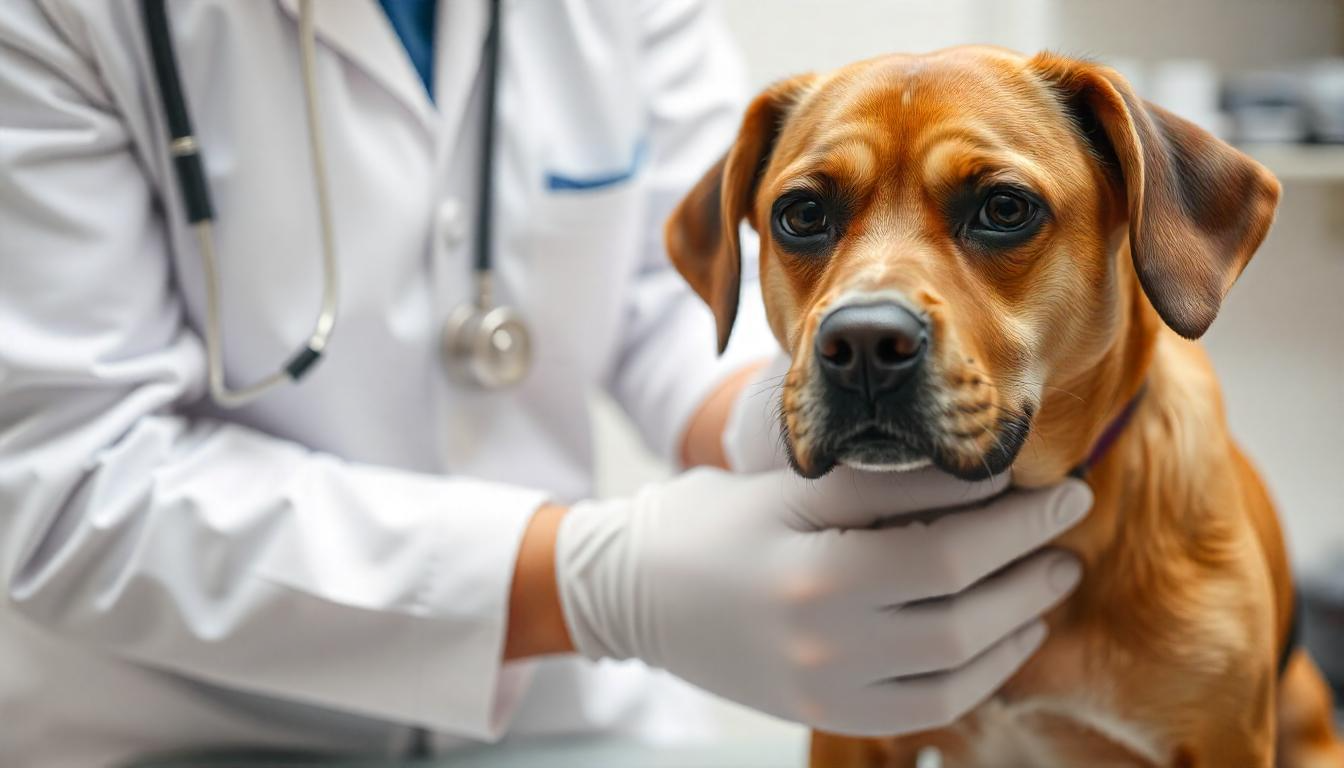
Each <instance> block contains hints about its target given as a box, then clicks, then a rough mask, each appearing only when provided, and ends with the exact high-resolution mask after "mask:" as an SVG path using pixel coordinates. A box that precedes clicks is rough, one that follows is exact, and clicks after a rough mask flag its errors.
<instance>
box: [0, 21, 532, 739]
mask: <svg viewBox="0 0 1344 768" xmlns="http://www.w3.org/2000/svg"><path fill="white" fill-rule="evenodd" d="M73 39H74V38H73V37H72V36H71V34H69V33H68V31H67V30H65V29H64V28H63V27H62V25H61V20H60V19H59V18H56V17H52V16H50V15H48V14H47V13H46V12H45V11H44V10H43V9H41V8H40V7H38V6H37V5H36V4H30V3H28V2H25V1H24V0H16V1H15V2H11V3H7V4H6V6H5V9H4V11H3V13H0V565H2V566H3V571H2V572H0V578H3V579H4V589H5V593H6V597H7V599H8V600H9V603H10V605H9V608H10V609H11V610H15V611H17V612H19V613H20V614H22V615H23V616H25V617H26V618H27V619H29V620H31V621H32V622H34V623H36V624H37V625H40V626H41V627H43V628H45V629H46V630H47V631H49V632H52V633H54V634H56V635H59V636H61V637H63V638H66V639H69V640H73V641H75V642H78V643H82V644H85V645H87V646H90V647H92V648H95V649H97V650H99V651H103V652H109V653H113V654H117V655H120V656H122V657H125V658H127V659H130V660H132V661H134V662H139V663H141V664H144V665H147V666H152V667H156V668H162V669H167V670H171V671H173V672H176V673H179V674H181V675H184V676H188V677H192V678H197V679H201V680H205V681H209V682H212V683H215V684H219V685H224V686H230V687H234V688H237V689H241V690H247V691H251V692H256V693H261V694H264V695H270V696H274V697H278V698H285V699H290V700H294V701H300V702H305V703H310V704H315V705H321V706H325V707H329V708H333V709H338V710H344V711H348V712H354V713H359V714H363V715H367V716H371V717H377V718H381V719H385V720H389V721H397V722H405V723H415V724H421V725H425V726H428V727H431V728H435V729H437V730H440V731H443V732H450V733H455V734H461V735H466V736H472V737H478V738H490V737H494V736H497V735H499V732H500V730H501V728H502V727H503V725H504V722H505V719H506V715H507V712H506V711H505V710H506V709H507V706H505V705H501V704H500V703H499V702H498V701H496V694H495V690H496V683H497V679H498V673H499V669H500V650H501V647H502V642H503V635H504V630H505V624H506V619H507V617H506V607H507V596H508V590H509V584H510V580H511V578H512V570H513V562H514V558H515V555H516V551H517V547H518V543H519V541H520V539H521V536H522V532H523V529H524V528H525V526H526V523H527V521H528V520H529V518H530V516H531V515H532V513H533V512H534V511H535V509H536V507H537V506H538V505H539V504H540V503H541V502H542V501H544V496H543V494H541V493H539V492H537V491H533V490H523V489H518V488H514V487H511V486H505V485H497V484H491V483H485V482H476V481H472V480H467V479H459V478H446V477H438V476H431V475H425V474H416V473H411V472H405V471H398V470H395V469H389V468H382V467H377V466H369V465H361V464H357V463H352V462H348V461H343V460H341V459H339V458H337V457H334V456H331V455H324V454H322V453H320V452H316V451H313V450H310V449H308V448H306V447H304V446H301V445H298V444H295V443H293V442H288V441H285V440H282V439H278V438H276V437H273V436H270V435H267V434H264V433H262V432H260V431H256V430H253V429H249V428H243V427H240V426H237V425H233V424H229V423H222V422H213V421H205V420H199V419H191V418H186V417H184V416H182V415H181V414H180V405H181V404H182V403H184V402H187V401H190V400H192V399H196V398H199V397H200V396H201V394H202V392H203V391H204V379H205V362H204V352H203V345H202V342H201V340H200V338H199V337H198V336H197V335H196V334H195V333H194V332H193V331H192V330H191V329H190V328H189V327H188V326H187V325H186V324H185V323H184V321H183V313H182V307H181V302H180V299H179V297H178V295H177V292H176V288H175V285H174V281H173V275H172V272H171V267H170V259H169V255H168V253H167V245H166V243H165V239H166V237H165V233H164V227H163V221H162V220H161V219H160V213H159V211H158V210H157V208H156V206H155V204H154V196H153V191H152V189H151V183H150V181H149V180H148V178H147V176H146V174H145V171H144V169H143V168H142V167H141V165H140V164H139V163H138V162H137V159H136V156H135V152H134V148H133V146H132V143H133V142H132V140H131V138H130V136H129V131H128V129H127V128H126V125H125V123H124V121H123V120H122V119H121V117H120V116H119V115H118V113H117V111H116V109H115V106H114V101H113V99H111V98H110V97H109V95H108V93H107V92H106V89H105V84H104V83H102V82H101V81H100V77H99V74H98V72H97V71H96V70H95V69H94V68H93V67H92V66H91V65H90V63H89V62H88V60H87V59H86V56H84V55H83V53H82V52H81V51H80V50H78V49H77V46H76V45H75V44H74V43H73V42H72V40H73Z"/></svg>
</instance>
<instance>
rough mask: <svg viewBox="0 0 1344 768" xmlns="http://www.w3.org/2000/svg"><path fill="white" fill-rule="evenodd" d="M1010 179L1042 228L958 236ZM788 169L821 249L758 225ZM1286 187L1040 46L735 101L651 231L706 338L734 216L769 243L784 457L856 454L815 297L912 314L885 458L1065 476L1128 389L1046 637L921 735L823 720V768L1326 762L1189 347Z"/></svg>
mask: <svg viewBox="0 0 1344 768" xmlns="http://www.w3.org/2000/svg"><path fill="white" fill-rule="evenodd" d="M1001 184H1008V185H1010V186H1012V187H1013V188H1017V189H1025V190H1028V191H1030V192H1031V193H1032V194H1034V195H1035V196H1036V197H1037V198H1039V200H1040V201H1041V203H1042V206H1041V207H1042V210H1043V214H1042V216H1043V218H1042V220H1041V222H1040V224H1039V228H1038V229H1037V230H1035V231H1034V234H1032V235H1031V236H1030V237H1029V238H1027V239H1026V240H1025V241H1022V242H1018V243H1014V244H1012V245H1010V246H988V245H985V244H984V243H982V242H975V241H974V240H973V239H971V238H968V236H967V235H966V231H965V229H964V227H963V226H962V218H964V211H963V210H962V207H964V206H963V203H959V202H957V201H964V200H966V199H972V200H974V199H979V198H978V197H977V196H982V195H984V194H986V193H985V191H984V190H986V189H992V188H995V186H996V185H1001ZM799 189H803V190H810V192H808V194H811V195H814V196H815V197H819V198H820V199H822V200H825V201H827V205H828V206H829V209H828V210H830V212H831V215H833V216H834V219H835V221H834V222H833V225H834V227H835V229H834V232H833V234H832V236H831V239H830V241H829V242H828V244H827V245H826V246H825V248H823V249H821V250H820V251H817V252H811V253H799V252H797V249H793V250H790V249H787V248H784V247H781V245H780V243H779V240H780V237H778V236H777V233H776V232H775V230H774V227H773V226H772V224H773V223H774V216H775V212H776V211H775V208H774V207H773V206H775V204H776V201H777V200H779V199H780V198H781V196H782V195H783V196H787V195H788V194H790V193H796V192H797V190H799ZM1278 198H1279V184H1278V182H1277V181H1276V180H1275V179H1274V178H1273V176H1271V175H1270V174H1269V172H1268V171H1266V170H1265V169H1264V168H1263V167H1261V166H1260V165H1258V164H1257V163H1255V162H1254V161H1253V160H1251V159H1249V158H1247V157H1246V156H1244V155H1242V154H1241V153H1239V152H1237V151H1236V150H1234V149H1232V148H1231V147H1229V146H1227V145H1226V144H1224V143H1222V142H1220V141H1218V140H1217V139H1215V138H1214V137H1212V136H1210V135H1209V134H1207V133H1205V132H1204V131H1202V130H1200V129H1199V128H1197V127H1196V126H1194V125H1192V124H1190V123H1188V122H1186V121H1184V120H1182V119H1180V118H1178V117H1176V116H1174V115H1171V114H1170V113H1168V112H1166V111H1164V110H1162V109H1160V108H1158V107H1155V106H1152V105H1148V104H1145V103H1144V102H1142V101H1141V100H1139V99H1138V98H1136V97H1135V96H1134V94H1133V92H1132V90H1131V89H1130V88H1129V86H1128V85H1127V84H1126V83H1125V81H1124V80H1123V79H1122V78H1121V77H1120V76H1119V75H1118V74H1117V73H1115V72H1114V71H1113V70H1110V69H1107V68H1105V67H1102V66H1098V65H1095V64H1091V63H1088V62H1083V61H1077V60H1072V59H1068V58H1064V57H1061V56H1057V55H1052V54H1041V55H1038V56H1035V57H1025V56H1022V55H1019V54H1016V53H1012V52H1009V51H1004V50H999V49H992V48H984V47H966V48H955V49H950V50H946V51H941V52H938V53H934V54H930V55H926V56H899V55H894V56H888V57H882V58H878V59H873V60H870V61H866V62H861V63H858V64H854V65H851V66H849V67H845V68H843V69H840V70H838V71H836V72H834V73H831V74H829V75H807V76H802V77H797V78H793V79H790V80H785V81H782V82H780V83H777V84H775V85H773V86H772V87H770V88H769V89H768V90H766V91H765V92H764V93H762V94H761V95H760V96H759V97H757V98H756V100H755V101H754V102H753V103H752V104H751V106H750V108H749V109H748V111H747V113H746V117H745V119H744V121H743V124H742V128H741V132H740V134H739V136H738V139H737V142H736V143H735V144H734V146H733V147H732V148H731V150H730V151H729V152H728V153H727V155H726V156H725V157H724V159H723V160H722V161H720V163H719V164H717V165H716V166H715V167H714V168H712V169H711V170H710V171H709V172H708V173H707V174H706V176H705V177H704V179H703V180H702V181H701V182H700V183H699V184H698V185H697V186H696V187H695V189H694V190H693V191H692V192H691V193H690V194H689V195H688V197H687V198H686V200H685V201H683V203H682V204H681V206H680V207H679V208H678V210H677V211H676V212H675V213H674V215H673V216H672V218H671V220H670V221H669V223H668V227H667V242H668V250H669V253H670V254H671V257H672V260H673V261H674V263H675V264H676V265H677V267H678V269H679V270H680V271H681V272H682V274H683V275H684V276H685V277H686V279H687V280H688V281H689V282H690V284H691V285H692V286H693V287H694V289H695V290H696V291H697V292H698V293H699V294H700V296H702V297H703V298H704V299H705V301H706V302H707V303H708V304H709V305H710V307H711V308H712V310H713V312H714V315H715V318H716V320H717V323H718V336H719V338H718V341H719V344H720V347H722V346H723V345H724V344H726V343H727V339H728V336H729V332H730V329H731V327H732V324H733V318H734V315H735V313H736V307H737V293H738V283H739V252H738V243H737V240H738V232H737V229H738V226H739V224H740V222H741V221H742V220H744V219H745V220H746V221H747V222H748V223H750V224H751V225H752V226H753V227H754V228H755V229H756V231H757V232H759V233H760V236H761V237H760V239H761V247H760V269H761V281H762V290H763V293H764V296H765V300H766V308H767V315H768V317H769V320H770V324H771V327H772V329H773V331H774V334H775V336H776V337H777V338H778V339H779V341H780V343H781V344H782V345H783V346H784V348H785V349H786V350H788V351H789V352H790V353H791V354H792V357H793V363H792V367H791V369H790V371H789V374H788V376H787V378H786V381H785V383H784V384H783V395H782V399H783V422H784V428H785V432H786V436H787V443H788V447H789V449H790V453H791V457H792V459H793V461H794V465H795V467H796V468H797V469H798V471H799V472H801V473H802V474H805V475H810V476H816V475H819V474H821V473H823V472H825V471H826V470H827V469H829V468H830V466H831V465H832V464H834V463H835V462H836V461H837V460H840V461H843V460H845V458H846V457H845V454H844V450H845V445H844V442H845V437H844V434H845V433H844V426H845V425H844V424H840V423H837V418H836V416H835V414H834V413H833V412H832V409H831V408H830V407H829V406H828V404H827V402H826V399H825V393H824V392H822V391H821V389H820V387H821V384H820V383H819V380H820V379H821V378H822V377H821V376H820V375H819V374H818V372H817V365H816V360H815V355H814V353H813V351H812V350H813V339H814V336H815V334H816V332H817V327H818V324H819V322H820V320H821V319H822V318H823V317H824V316H825V314H826V313H827V311H828V310H830V309H831V308H833V307H834V306H835V305H837V304H838V303H841V302H844V301H846V300H849V299H852V297H853V296H855V295H861V296H883V297H887V296H895V297H898V298H899V299H900V300H901V301H903V302H905V303H907V304H908V305H910V306H913V307H914V308H916V309H917V310H918V311H919V312H920V313H921V315H922V316H923V317H924V318H926V319H927V322H928V323H929V328H930V347H929V352H928V359H927V361H926V363H925V365H924V367H925V369H926V371H925V375H924V378H923V380H922V382H921V383H920V385H919V386H921V387H922V390H921V391H922V392H923V393H924V396H923V397H921V398H920V399H919V400H918V401H917V403H916V404H913V405H912V404H907V405H906V406H904V407H905V408H906V409H907V410H908V409H910V408H918V411H917V412H916V413H914V414H913V418H907V420H906V422H905V426H899V425H898V426H897V427H893V430H894V431H893V433H892V435H891V440H892V441H894V443H893V445H894V446H895V447H894V448H891V451H893V452H892V455H891V461H890V462H889V463H891V464H900V465H906V466H908V465H911V464H917V463H920V462H921V461H922V462H926V463H927V462H932V463H934V464H936V465H938V466H940V467H942V468H943V469H945V470H947V471H949V472H952V473H954V474H957V475H960V476H963V477H976V476H982V475H984V474H988V473H997V472H1000V471H1004V470H1007V469H1009V468H1010V467H1011V470H1012V472H1013V478H1014V482H1015V483H1016V484H1017V485H1019V486H1027V487H1031V486H1042V485H1047V484H1051V483H1055V482H1057V481H1059V480H1060V479H1062V478H1063V477H1064V476H1065V475H1066V474H1067V473H1069V472H1070V470H1071V469H1073V468H1074V467H1076V466H1078V465H1079V464H1080V463H1081V462H1083V461H1084V459H1085V457H1087V456H1088V454H1089V451H1090V450H1091V448H1092V446H1093V445H1094V443H1095V442H1096V441H1097V440H1098V438H1099V436H1100V435H1101V434H1102V432H1103V431H1104V430H1105V428H1106V426H1107V424H1108V423H1110V422H1111V421H1112V420H1113V419H1114V418H1115V417H1116V416H1117V414H1118V413H1120V412H1121V411H1122V410H1123V408H1124V406H1125V404H1126V403H1128V402H1129V401H1130V400H1131V398H1134V397H1135V395H1136V393H1138V392H1139V391H1140V388H1141V387H1142V388H1144V394H1143V396H1142V399H1141V400H1140V401H1139V403H1138V406H1137V409H1136V410H1135V411H1134V415H1133V418H1132V420H1131V421H1130V423H1129V424H1128V425H1127V426H1126V427H1125V429H1124V431H1123V432H1122V433H1121V435H1120V437H1119V439H1118V440H1117V441H1116V442H1115V443H1114V444H1113V446H1112V447H1111V448H1110V449H1109V451H1107V452H1106V454H1105V456H1104V458H1103V459H1102V460H1101V461H1100V462H1099V463H1098V464H1097V465H1095V466H1093V467H1090V468H1089V469H1088V471H1087V474H1086V480H1087V482H1088V483H1089V484H1090V486H1091V487H1092V489H1093V492H1094V494H1095V497H1096V503H1095V506H1094V508H1093V510H1092V512H1091V514H1090V516H1089V517H1087V518H1086V519H1085V521H1084V522H1083V523H1082V524H1081V525H1079V526H1078V527H1077V528H1075V529H1074V530H1072V531H1070V532H1069V533H1067V534H1066V535H1064V536H1062V537H1061V538H1059V539H1058V540H1057V542H1056V544H1057V545H1058V546H1060V547H1064V548H1067V549H1070V550H1072V551H1074V552H1076V553H1077V554H1078V555H1079V557H1080V558H1081V559H1082V561H1083V563H1084V565H1085V576H1084V579H1083V581H1082V583H1081V584H1080V586H1079V587H1078V589H1077V591H1076V592H1075V593H1074V594H1073V595H1072V596H1071V597H1070V598H1069V599H1068V600H1067V601H1066V602H1065V603H1064V604H1062V605H1061V606H1059V607H1058V608H1056V609H1055V610H1053V611H1052V612H1051V613H1050V615H1049V616H1048V617H1047V619H1048V623H1049V628H1050V633H1049V636H1048V638H1047V640H1046V642H1045V644H1044V646H1043V647H1042V649H1041V650H1040V652H1039V653H1038V654H1037V655H1036V656H1034V657H1033V658H1032V659H1031V661H1030V662H1028V664H1027V665H1026V666H1025V667H1024V668H1023V669H1021V670H1020V671H1019V672H1018V673H1017V674H1016V675H1014V676H1013V677H1012V678H1011V679H1010V680H1009V681H1008V682H1007V683H1006V685H1004V687H1003V688H1002V689H1001V690H1000V691H999V692H998V694H997V695H996V696H995V697H994V698H993V699H992V700H991V701H989V702H987V703H985V704H983V705H981V706H980V707H978V708H977V709H975V710H974V711H973V712H971V713H970V714H968V715H966V716H965V717H963V718H961V719H960V720H958V721H957V722H955V723H950V724H948V726H947V727H945V728H942V729H940V730H936V731H930V732H926V733H920V734H915V735H911V736H908V737H902V738H896V739H855V738H847V737H842V736H835V735H828V734H817V735H816V736H815V738H814V741H813V748H812V762H813V764H814V765H815V766H837V767H843V766H901V767H902V768H905V767H907V766H914V765H915V761H916V755H917V754H918V753H919V751H920V750H921V749H924V748H927V747H936V748H937V749H939V751H940V752H941V754H942V758H943V760H942V765H944V766H947V767H948V768H952V767H953V766H1012V767H1013V768H1018V767H1022V768H1027V767H1029V768H1048V767H1050V766H1070V767H1074V766H1089V767H1092V766H1110V765H1115V766H1180V767H1182V768H1194V767H1196V766H1198V767H1199V768H1241V767H1243V766H1247V767H1250V766H1256V767H1260V766H1271V765H1274V764H1276V760H1277V765H1280V766H1292V767H1293V768H1305V767H1307V766H1344V749H1341V747H1340V746H1339V744H1338V742H1337V739H1336V738H1335V735H1334V733H1333V731H1332V726H1331V723H1330V702H1329V695H1328V691H1327V689H1326V687H1325V685H1324V683H1323V681H1322V679H1321V677H1320V674H1319V672H1318V671H1317V670H1316V668H1315V667H1314V666H1313V664H1312V662H1311V660H1310V659H1309V658H1308V657H1307V655H1306V654H1305V653H1304V652H1303V651H1301V650H1298V651H1295V652H1294V653H1293V654H1292V655H1291V657H1290V660H1289V663H1288V666H1287V668H1286V670H1285V671H1284V672H1283V673H1282V674H1280V672H1279V670H1278V669H1277V660H1278V658H1279V656H1280V653H1281V651H1282V649H1283V648H1284V645H1285V643H1286V642H1287V638H1288V636H1289V631H1290V621H1291V614H1292V605H1293V587H1292V583H1291V577H1290V573H1289V568H1288V561H1287V556H1286V553H1285V551H1284V546H1283V540H1282V536H1281V533H1280V530H1279V524H1278V521H1277V519H1276V517H1275V513H1274V510H1273V507H1272V504H1271V502H1270V499H1269V496H1268V494H1267V493H1266V491H1265V489H1264V486H1263V485H1262V483H1261V481H1260V479H1259V478H1258V477H1257V475H1256V473H1255V470H1254V469H1253V468H1252V466H1251V464H1250V463H1249V462H1248V461H1247V459H1246V458H1245V457H1244V456H1243V454H1242V453H1241V451H1240V450H1239V449H1238V448H1237V446H1236V445H1235V443H1234V442H1233V440H1232V438H1231V436H1230V435H1229V434H1228V430H1227V426H1226V423H1225V420H1224V415H1223V407H1222V403H1221V401H1220V394H1219V389H1218V384H1217V381H1216V380H1215V377H1214V374H1213V370H1212V368H1211V367H1210V364H1209V361H1208V359H1207V358H1206V356H1205V354H1204V352H1203V351H1202V349H1201V348H1200V347H1199V346H1198V345H1197V344H1196V343H1194V342H1193V341H1189V340H1188V339H1194V338H1197V337H1199V336H1200V335H1201V334H1203V333H1204V331H1205V330H1206V329H1207V328H1208V326H1209V324H1210V323H1211V322H1213V319H1214V316H1215V315H1216V313H1217V311H1218V309H1219V306H1220V304H1221V302H1222V299H1223V297H1224V295H1225V294H1226V292H1227V291H1228V289H1229V288H1230V287H1231V285H1232V283H1233V282H1234V281H1235V280H1236V278H1237V277H1238V275H1239V274H1240V273H1241V271H1242V269H1243V268H1244V267H1245V266H1246V263H1247V262H1248V261H1249V259H1250V258H1251V255H1252V254H1253V253H1254V251H1255V250H1256V248H1257V247H1259V245H1260V242H1261V240H1262V239H1263V238H1264V236H1265V234H1266V232H1267V231H1268V229H1269V226H1270V223H1271V221H1272V219H1273V215H1274V210H1275V207H1276V205H1277V202H1278ZM959 206H962V207H959ZM972 208H974V206H972ZM1183 337H1184V338H1183ZM909 415H910V414H907V416H909ZM916 422H917V423H916ZM912 424H913V426H911V425H912ZM889 447H890V446H889Z"/></svg>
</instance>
